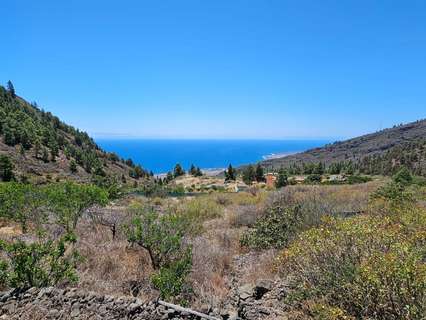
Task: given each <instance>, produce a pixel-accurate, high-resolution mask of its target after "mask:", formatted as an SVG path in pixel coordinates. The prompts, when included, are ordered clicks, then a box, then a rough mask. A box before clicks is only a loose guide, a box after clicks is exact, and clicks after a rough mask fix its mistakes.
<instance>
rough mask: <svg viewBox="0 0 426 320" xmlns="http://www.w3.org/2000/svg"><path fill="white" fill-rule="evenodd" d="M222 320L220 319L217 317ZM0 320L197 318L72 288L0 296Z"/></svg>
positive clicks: (169, 309)
mask: <svg viewBox="0 0 426 320" xmlns="http://www.w3.org/2000/svg"><path fill="white" fill-rule="evenodd" d="M217 318H218V319H222V318H221V317H217ZM0 319H2V320H3V319H21V320H30V319H31V320H38V319H40V320H41V319H82V320H86V319H87V320H88V319H93V320H95V319H99V320H101V319H102V320H110V319H129V320H130V319H131V320H142V319H150V320H151V319H152V320H157V319H158V320H160V319H175V320H181V319H182V320H183V319H200V318H199V317H197V316H193V315H191V314H189V313H187V312H179V311H176V310H174V309H171V308H167V307H165V306H162V305H160V304H158V303H157V302H156V301H149V302H142V301H141V300H140V299H137V298H133V297H112V296H104V295H99V294H95V293H93V292H83V291H77V290H76V289H65V290H61V289H57V288H43V289H37V288H31V289H29V290H27V291H23V292H16V291H13V290H11V291H6V292H3V293H0Z"/></svg>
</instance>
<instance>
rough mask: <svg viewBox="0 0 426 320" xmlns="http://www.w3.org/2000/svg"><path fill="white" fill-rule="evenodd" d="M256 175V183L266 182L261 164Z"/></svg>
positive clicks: (258, 165) (257, 167)
mask: <svg viewBox="0 0 426 320" xmlns="http://www.w3.org/2000/svg"><path fill="white" fill-rule="evenodd" d="M255 175H256V181H257V182H262V181H265V177H264V175H263V168H262V166H261V165H260V164H259V163H258V164H257V166H256V173H255Z"/></svg>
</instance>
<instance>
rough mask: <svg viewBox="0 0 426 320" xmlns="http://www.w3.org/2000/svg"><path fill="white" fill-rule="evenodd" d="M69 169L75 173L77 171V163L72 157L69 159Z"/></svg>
mask: <svg viewBox="0 0 426 320" xmlns="http://www.w3.org/2000/svg"><path fill="white" fill-rule="evenodd" d="M70 170H71V172H72V173H76V172H77V163H76V162H75V160H74V159H72V160H71V161H70Z"/></svg>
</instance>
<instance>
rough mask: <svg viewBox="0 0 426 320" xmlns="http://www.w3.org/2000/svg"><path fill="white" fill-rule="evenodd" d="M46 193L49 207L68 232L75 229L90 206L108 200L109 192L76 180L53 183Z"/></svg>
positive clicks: (102, 203) (104, 202)
mask: <svg viewBox="0 0 426 320" xmlns="http://www.w3.org/2000/svg"><path fill="white" fill-rule="evenodd" d="M46 194H47V199H48V206H49V208H50V209H51V210H52V211H53V212H54V213H55V214H56V216H57V219H58V223H59V224H60V225H62V226H63V227H64V228H65V230H66V231H67V232H70V231H72V230H74V229H75V227H76V226H77V222H78V220H79V219H80V217H81V215H82V214H83V213H84V211H86V210H87V209H88V208H90V207H91V206H93V205H101V206H103V205H105V204H106V203H107V202H108V193H107V192H106V191H105V190H104V189H102V188H99V187H97V186H94V185H86V184H77V183H74V182H63V183H55V184H51V185H49V186H47V187H46Z"/></svg>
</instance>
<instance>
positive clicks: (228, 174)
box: [225, 164, 237, 181]
mask: <svg viewBox="0 0 426 320" xmlns="http://www.w3.org/2000/svg"><path fill="white" fill-rule="evenodd" d="M236 178H237V177H236V172H235V169H234V168H233V167H232V164H229V166H228V170H225V181H235V180H236Z"/></svg>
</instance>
